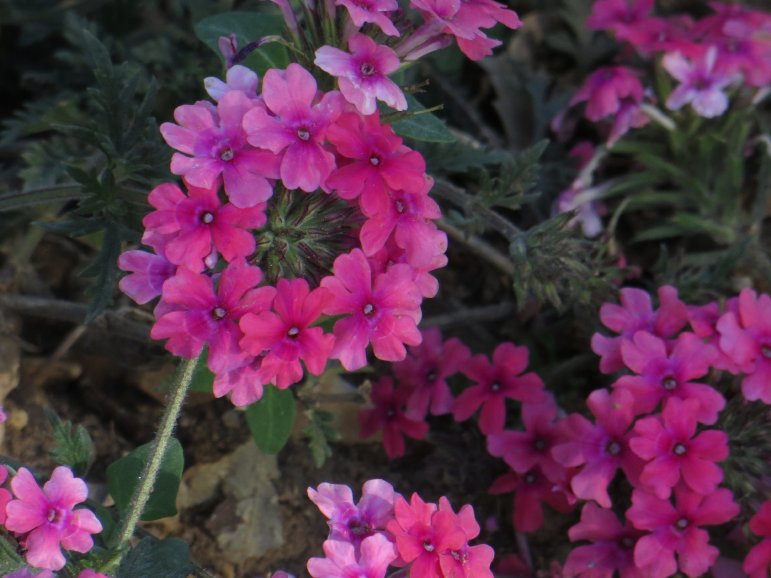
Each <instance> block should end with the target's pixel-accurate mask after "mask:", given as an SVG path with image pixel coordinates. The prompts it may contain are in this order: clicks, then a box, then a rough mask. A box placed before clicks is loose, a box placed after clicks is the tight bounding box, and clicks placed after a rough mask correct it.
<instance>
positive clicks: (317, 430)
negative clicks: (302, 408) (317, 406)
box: [303, 410, 341, 468]
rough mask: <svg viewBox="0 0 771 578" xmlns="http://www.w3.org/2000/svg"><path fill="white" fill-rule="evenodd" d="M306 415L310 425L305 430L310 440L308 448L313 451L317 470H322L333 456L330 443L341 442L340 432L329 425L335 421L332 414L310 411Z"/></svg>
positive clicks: (304, 432)
mask: <svg viewBox="0 0 771 578" xmlns="http://www.w3.org/2000/svg"><path fill="white" fill-rule="evenodd" d="M306 415H307V416H308V419H309V423H308V425H306V426H305V427H304V428H303V434H304V435H305V437H306V438H308V448H309V449H310V451H311V457H312V458H313V463H314V464H315V465H316V467H317V468H320V467H321V466H323V465H324V462H326V461H327V458H329V457H330V456H331V455H332V448H331V447H330V446H329V441H337V440H339V439H340V437H341V436H340V432H338V431H337V430H335V429H334V428H333V427H332V426H331V425H329V424H330V422H331V421H332V419H333V416H332V414H331V413H329V412H327V411H323V410H310V411H308V412H306Z"/></svg>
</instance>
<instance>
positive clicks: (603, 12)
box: [586, 0, 654, 40]
mask: <svg viewBox="0 0 771 578" xmlns="http://www.w3.org/2000/svg"><path fill="white" fill-rule="evenodd" d="M653 4H654V0H596V1H595V2H594V3H593V4H592V14H591V15H590V16H589V18H588V19H587V21H586V25H587V26H588V27H589V28H591V29H593V30H612V31H613V32H614V33H615V35H616V38H618V39H619V40H625V39H626V38H627V37H628V36H629V34H630V33H631V32H633V31H634V30H635V29H636V27H637V26H638V25H639V24H640V23H641V22H643V21H644V20H646V19H647V16H648V13H649V12H650V11H651V9H652V8H653Z"/></svg>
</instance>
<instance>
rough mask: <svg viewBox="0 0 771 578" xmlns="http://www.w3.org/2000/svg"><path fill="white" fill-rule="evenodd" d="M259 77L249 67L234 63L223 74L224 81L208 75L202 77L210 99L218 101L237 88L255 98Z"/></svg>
mask: <svg viewBox="0 0 771 578" xmlns="http://www.w3.org/2000/svg"><path fill="white" fill-rule="evenodd" d="M259 82H260V79H259V77H258V76H257V73H256V72H254V71H253V70H252V69H251V68H247V67H246V66H241V65H240V64H236V65H235V66H231V67H230V68H228V71H227V73H226V76H225V82H222V81H221V80H220V79H219V78H216V77H214V76H208V77H206V78H204V79H203V85H204V88H206V92H208V93H209V96H211V97H212V100H214V101H215V102H219V100H220V99H221V98H222V97H223V96H225V95H226V94H227V93H228V92H230V91H231V90H239V91H241V92H243V93H244V94H245V95H246V96H247V97H249V98H252V99H256V98H257V85H258V84H259Z"/></svg>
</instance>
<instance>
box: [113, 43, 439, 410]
mask: <svg viewBox="0 0 771 578" xmlns="http://www.w3.org/2000/svg"><path fill="white" fill-rule="evenodd" d="M351 43H352V46H354V47H359V48H361V47H364V48H366V47H370V48H371V43H372V41H371V40H370V39H369V38H366V37H363V36H361V35H359V36H356V37H354V38H353V39H352V40H351ZM364 48H362V50H363V49H364ZM394 58H395V57H394ZM397 60H398V59H397ZM215 81H216V79H208V80H207V86H208V87H209V89H210V93H211V94H212V95H213V97H214V98H215V100H216V101H217V102H216V105H215V104H212V103H209V102H199V103H196V104H194V105H185V106H182V107H179V108H178V109H177V112H176V115H175V119H176V121H177V123H178V124H173V123H166V124H164V125H163V127H162V134H163V136H164V138H165V139H166V141H167V143H168V144H169V145H170V146H172V147H173V148H175V149H176V150H177V151H178V152H177V153H175V155H174V157H173V160H172V172H174V173H176V174H179V175H181V176H182V177H183V181H184V184H185V188H184V189H183V188H180V187H179V186H177V185H175V184H171V183H167V184H162V185H160V186H158V187H156V188H155V189H153V191H152V192H151V193H150V204H151V205H152V206H153V208H154V209H155V210H154V211H153V212H151V213H150V214H149V215H147V216H146V217H145V219H144V224H145V227H146V232H145V235H144V237H143V242H144V243H145V244H146V245H147V246H148V247H150V248H151V249H152V250H153V252H145V251H129V252H127V253H125V254H124V255H122V256H121V259H120V262H119V264H120V266H121V268H122V269H124V270H126V271H128V272H129V273H130V274H129V275H128V276H126V277H125V278H124V279H123V280H122V281H121V288H122V289H123V290H124V291H125V292H126V293H127V294H128V295H129V296H131V297H132V298H134V299H135V300H136V301H138V302H140V303H146V302H148V301H150V300H152V299H154V298H155V297H158V296H160V301H159V303H158V305H157V306H156V308H155V317H156V323H155V325H154V326H153V328H152V332H151V334H152V336H153V337H154V338H156V339H165V340H167V341H166V348H167V349H168V350H169V351H171V352H172V353H174V354H175V355H178V356H181V357H188V358H190V357H195V356H196V355H198V354H200V353H201V351H202V350H203V349H204V348H206V350H207V352H208V360H207V363H208V366H209V368H210V369H211V370H212V371H213V372H214V373H215V383H214V392H215V395H217V396H222V395H230V397H231V400H232V401H233V403H235V404H236V405H247V404H249V403H252V402H253V401H255V400H257V399H259V398H260V396H261V394H262V390H263V385H264V384H274V385H276V386H277V387H279V388H286V387H289V386H290V385H291V384H293V383H296V382H298V381H299V380H300V379H301V378H302V376H303V374H304V372H305V371H306V370H307V371H308V372H310V373H312V374H315V375H318V374H320V373H321V372H323V371H324V368H325V366H326V364H327V361H328V359H330V358H333V359H339V360H340V361H341V363H342V364H343V366H344V367H345V368H346V369H348V370H354V369H358V368H361V367H363V366H364V365H366V363H367V354H366V349H367V346H368V345H370V344H371V345H372V349H373V352H374V354H375V356H376V357H378V358H380V359H383V360H387V361H398V360H401V359H404V357H405V355H406V349H405V345H417V344H419V343H420V340H421V335H420V333H419V331H418V330H417V323H418V322H419V321H420V318H421V310H420V307H421V302H422V300H423V298H424V297H427V296H432V295H434V294H435V293H436V281H435V280H434V279H433V277H432V276H431V275H430V272H431V271H432V270H434V269H436V268H438V267H441V266H443V265H444V264H445V262H446V259H445V257H444V251H445V248H446V238H445V236H444V234H443V233H441V232H439V231H438V229H437V228H436V225H435V224H434V222H433V221H434V220H435V219H437V218H438V217H439V216H440V212H439V208H438V206H437V205H436V203H434V201H432V200H431V199H430V198H429V196H428V192H429V190H430V188H431V184H432V181H431V180H430V179H429V178H428V177H427V176H426V174H425V162H424V161H423V159H422V157H421V156H420V154H418V153H417V152H415V151H412V150H410V149H409V148H408V147H406V146H405V145H404V144H403V142H402V140H401V138H399V137H398V136H396V134H395V133H394V132H393V130H392V129H391V128H390V127H389V126H387V125H384V124H382V123H381V122H380V120H379V115H378V113H377V112H376V111H374V110H371V107H369V106H368V107H366V114H363V113H362V112H361V111H358V110H356V109H355V108H353V107H352V106H351V105H349V104H346V101H345V99H343V98H342V96H341V93H339V92H337V91H330V92H326V93H324V92H321V91H319V90H318V89H317V84H316V80H315V79H314V77H313V76H312V74H311V73H310V72H309V71H307V70H305V69H304V68H302V67H301V66H300V65H298V64H290V65H289V66H288V67H287V69H286V70H269V71H268V72H267V73H266V74H265V77H264V79H263V80H262V88H261V91H260V92H259V93H258V92H257V88H258V86H259V83H258V78H257V77H256V75H254V73H249V71H248V70H241V69H240V68H239V69H238V71H237V73H233V74H230V73H229V74H228V78H227V82H222V81H216V82H215ZM388 82H390V81H388ZM367 102H369V101H367ZM185 189H186V190H185ZM292 225H293V226H292ZM268 274H269V275H268ZM325 315H335V316H339V319H338V320H337V321H336V323H335V325H334V328H333V330H332V332H331V333H328V332H325V331H324V330H323V329H322V328H321V327H319V326H318V323H319V321H320V320H321V318H322V317H323V316H325Z"/></svg>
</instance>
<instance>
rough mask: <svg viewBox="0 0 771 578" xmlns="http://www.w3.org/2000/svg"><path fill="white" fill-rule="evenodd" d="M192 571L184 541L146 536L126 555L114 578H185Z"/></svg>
mask: <svg viewBox="0 0 771 578" xmlns="http://www.w3.org/2000/svg"><path fill="white" fill-rule="evenodd" d="M192 569H193V564H192V562H191V560H190V548H189V546H188V545H187V544H186V543H185V542H184V541H182V540H179V539H177V538H166V539H164V540H158V539H156V538H153V537H152V536H148V537H146V538H142V540H141V541H140V542H139V544H137V545H136V546H135V547H134V548H132V549H131V550H130V551H129V553H128V554H126V557H125V558H124V559H123V561H122V562H121V565H120V568H119V569H118V573H117V575H116V577H115V578H149V577H150V576H157V577H158V578H161V577H163V578H186V577H187V576H188V574H189V573H190V571H191V570H192Z"/></svg>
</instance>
